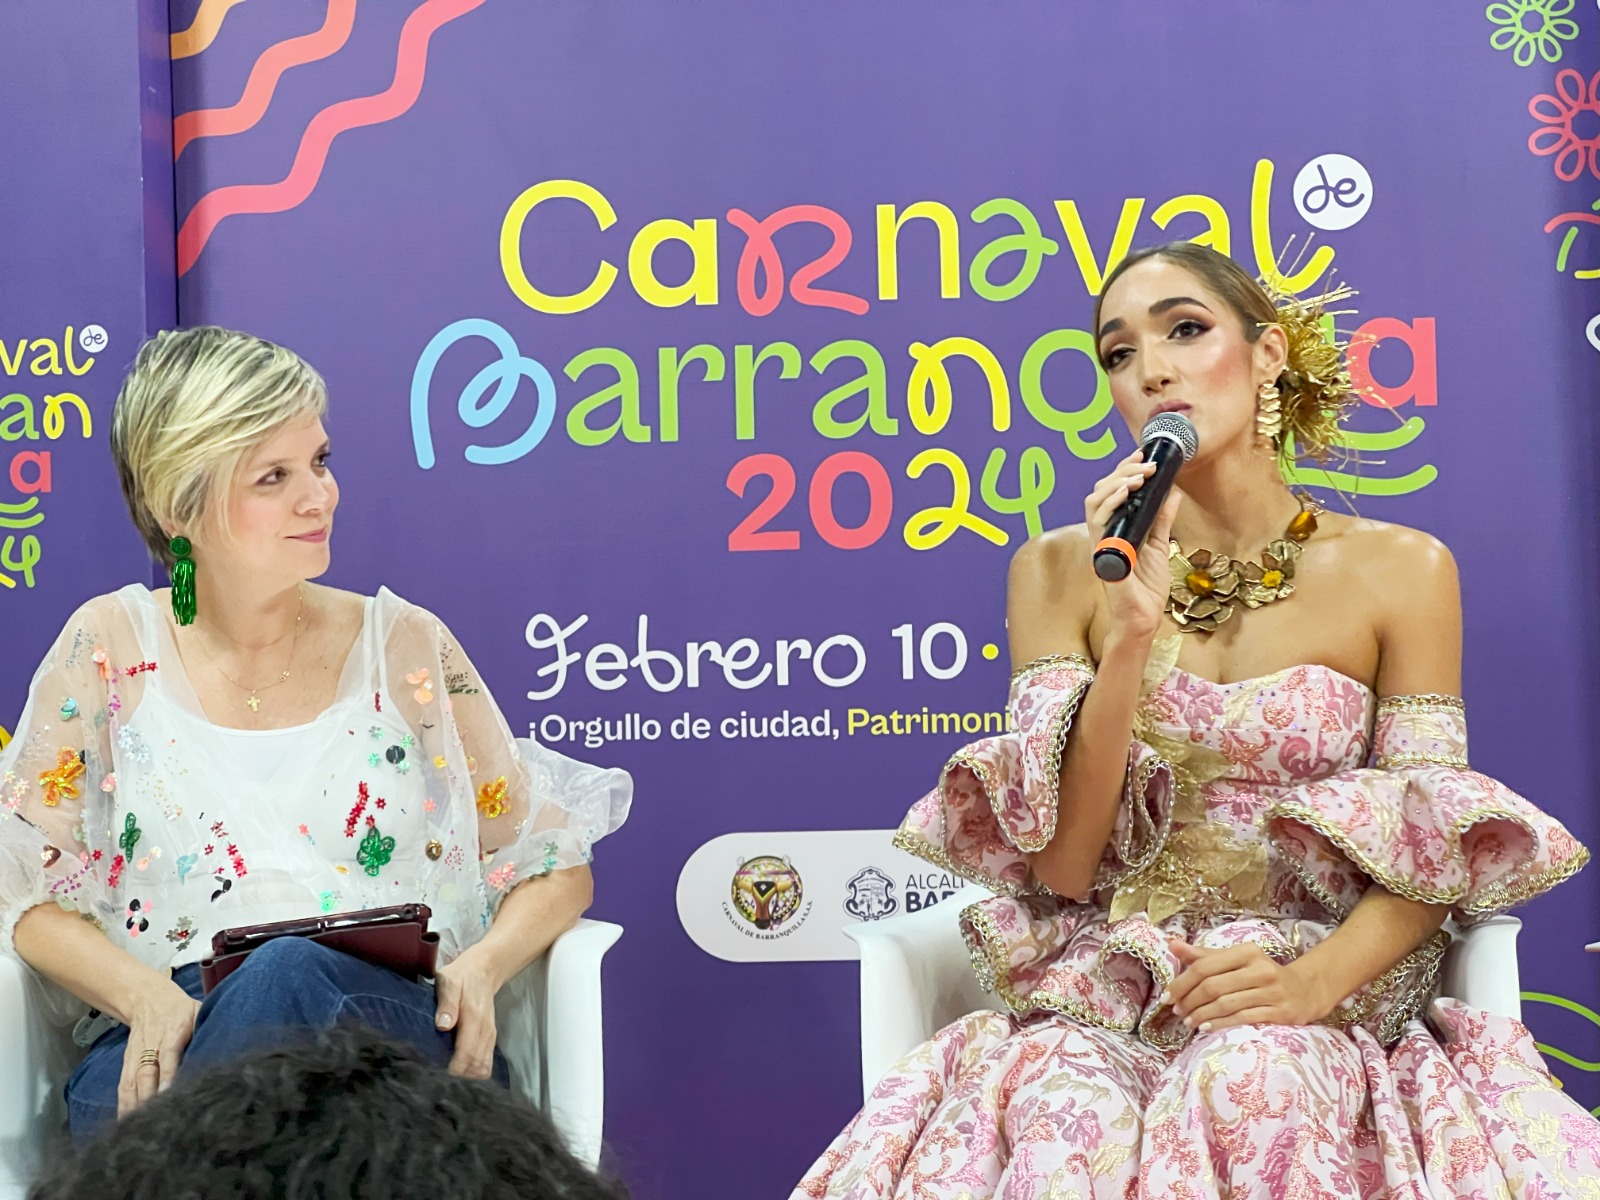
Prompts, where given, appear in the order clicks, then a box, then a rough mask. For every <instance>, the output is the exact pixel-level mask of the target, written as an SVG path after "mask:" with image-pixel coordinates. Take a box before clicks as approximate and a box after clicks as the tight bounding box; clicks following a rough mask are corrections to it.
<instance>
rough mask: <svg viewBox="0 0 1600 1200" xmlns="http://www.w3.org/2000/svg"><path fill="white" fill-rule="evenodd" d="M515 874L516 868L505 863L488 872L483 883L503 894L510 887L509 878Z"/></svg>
mask: <svg viewBox="0 0 1600 1200" xmlns="http://www.w3.org/2000/svg"><path fill="white" fill-rule="evenodd" d="M516 873H517V869H516V867H515V866H513V865H512V864H511V863H506V864H504V865H503V866H498V867H496V868H495V869H494V870H492V871H490V872H489V874H488V876H487V877H486V878H485V880H484V882H486V883H487V884H488V885H489V886H490V887H492V888H494V889H495V890H496V891H499V892H503V891H505V890H506V889H507V888H508V887H510V886H511V877H512V876H513V875H515V874H516Z"/></svg>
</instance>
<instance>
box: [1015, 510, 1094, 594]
mask: <svg viewBox="0 0 1600 1200" xmlns="http://www.w3.org/2000/svg"><path fill="white" fill-rule="evenodd" d="M1090 548H1091V547H1090V541H1089V527H1088V526H1087V525H1084V524H1081V523H1080V524H1077V525H1062V526H1059V527H1058V528H1055V529H1047V530H1045V531H1044V532H1043V533H1041V534H1039V535H1038V536H1037V537H1031V538H1029V539H1028V540H1027V541H1026V542H1024V543H1023V544H1022V546H1021V547H1020V548H1019V549H1018V550H1017V552H1016V553H1015V554H1013V555H1012V556H1011V586H1012V587H1013V588H1017V587H1018V586H1019V585H1021V586H1026V587H1035V586H1037V587H1043V588H1045V589H1046V590H1048V591H1049V592H1050V593H1051V594H1055V595H1059V594H1060V593H1061V590H1062V586H1063V585H1064V584H1065V583H1066V582H1067V581H1068V580H1071V579H1075V578H1080V577H1081V572H1082V571H1084V570H1086V569H1088V565H1089V553H1090Z"/></svg>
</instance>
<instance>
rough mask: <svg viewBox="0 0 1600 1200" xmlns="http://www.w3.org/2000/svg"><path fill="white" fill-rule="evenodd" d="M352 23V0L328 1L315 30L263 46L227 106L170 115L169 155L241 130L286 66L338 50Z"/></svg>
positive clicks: (263, 107)
mask: <svg viewBox="0 0 1600 1200" xmlns="http://www.w3.org/2000/svg"><path fill="white" fill-rule="evenodd" d="M355 23H356V0H328V15H327V18H326V19H325V20H324V21H323V22H322V28H321V29H319V30H317V31H316V32H315V33H307V34H304V35H302V36H300V37H293V38H288V39H286V40H284V41H281V42H278V43H276V44H275V45H272V46H268V47H267V48H266V49H265V50H263V51H262V52H261V57H260V58H258V59H256V65H255V66H253V67H251V68H250V78H249V79H248V80H246V82H245V85H244V92H243V94H242V95H241V96H240V97H239V100H238V102H237V103H235V104H233V105H230V106H229V107H227V108H200V109H196V110H195V111H193V112H186V113H179V114H178V115H177V116H176V117H174V118H173V119H172V157H173V158H177V157H178V156H179V155H181V154H182V153H183V148H184V147H185V146H187V145H188V144H189V143H190V142H192V141H194V140H195V139H196V138H203V137H226V136H227V135H229V134H233V133H243V132H244V131H245V130H246V129H249V128H251V127H252V126H254V125H255V123H256V122H257V121H259V120H261V118H262V116H263V115H265V113H266V111H267V107H268V105H270V104H271V103H272V93H273V92H274V91H275V90H276V89H277V86H278V80H279V79H281V78H282V77H283V73H284V72H285V71H287V70H289V69H290V68H291V67H303V66H305V65H306V64H307V63H314V62H320V61H321V60H322V59H324V58H327V57H329V56H330V55H332V54H336V53H338V52H339V51H340V50H341V49H343V48H344V44H345V42H347V41H348V40H349V39H350V30H351V29H352V28H354V26H355Z"/></svg>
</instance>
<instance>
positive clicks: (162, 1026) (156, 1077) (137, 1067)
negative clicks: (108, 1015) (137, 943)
mask: <svg viewBox="0 0 1600 1200" xmlns="http://www.w3.org/2000/svg"><path fill="white" fill-rule="evenodd" d="M125 1011H126V1013H127V1016H128V1047H127V1049H126V1050H125V1051H124V1052H123V1055H122V1079H121V1082H119V1083H118V1084H117V1116H119V1117H125V1116H127V1115H128V1114H129V1113H131V1112H132V1111H133V1110H134V1109H136V1108H138V1107H139V1106H140V1105H141V1104H143V1103H144V1102H145V1101H146V1100H148V1099H150V1097H151V1096H154V1095H155V1094H156V1093H157V1092H164V1091H166V1090H167V1089H168V1088H169V1087H171V1086H172V1081H173V1079H174V1078H175V1077H176V1076H177V1074H178V1063H179V1062H180V1061H181V1060H182V1058H183V1051H184V1048H185V1047H187V1046H188V1045H189V1039H190V1037H192V1036H193V1035H194V1022H195V1018H196V1017H197V1016H198V1015H199V1013H200V1002H199V1001H198V1000H196V999H194V997H192V996H190V995H189V993H188V992H186V991H184V990H183V989H182V988H181V987H179V986H178V985H177V984H175V983H173V982H172V980H170V979H166V980H163V981H161V982H159V983H158V984H157V985H156V986H155V987H154V988H152V989H151V990H150V991H149V992H148V993H144V994H141V995H139V996H138V997H136V998H135V999H134V1001H133V1002H132V1003H131V1004H128V1005H127V1006H126V1008H125ZM150 1050H154V1051H155V1052H156V1058H155V1061H154V1062H150V1061H142V1060H148V1059H149V1057H150V1056H149V1055H148V1054H147V1053H146V1052H147V1051H150Z"/></svg>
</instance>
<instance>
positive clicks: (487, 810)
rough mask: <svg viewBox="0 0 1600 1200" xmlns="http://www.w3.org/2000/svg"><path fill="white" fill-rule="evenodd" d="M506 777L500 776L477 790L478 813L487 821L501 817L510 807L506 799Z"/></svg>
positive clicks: (509, 802)
mask: <svg viewBox="0 0 1600 1200" xmlns="http://www.w3.org/2000/svg"><path fill="white" fill-rule="evenodd" d="M506 791H507V784H506V777H505V776H504V775H502V776H500V778H499V779H496V780H495V781H494V782H493V783H486V784H484V785H483V786H482V787H481V788H479V789H478V811H479V812H481V813H482V814H483V815H484V816H485V817H487V818H489V820H491V821H492V820H494V819H495V818H496V817H503V816H504V815H505V814H506V810H507V809H509V808H510V807H511V801H510V800H509V799H507V798H506Z"/></svg>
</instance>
